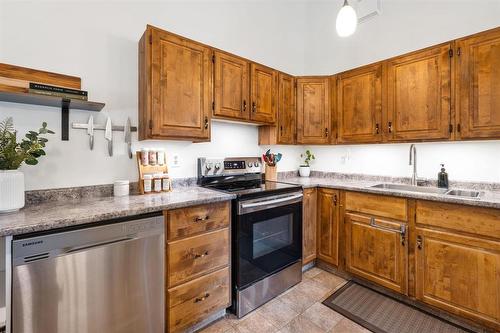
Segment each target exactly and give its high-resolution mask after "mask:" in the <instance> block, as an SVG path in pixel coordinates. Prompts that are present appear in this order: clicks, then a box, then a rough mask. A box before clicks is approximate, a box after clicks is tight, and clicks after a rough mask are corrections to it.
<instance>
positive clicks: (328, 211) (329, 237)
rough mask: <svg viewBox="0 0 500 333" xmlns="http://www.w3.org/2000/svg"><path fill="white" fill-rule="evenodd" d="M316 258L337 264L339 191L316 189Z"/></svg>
mask: <svg viewBox="0 0 500 333" xmlns="http://www.w3.org/2000/svg"><path fill="white" fill-rule="evenodd" d="M317 200H318V211H317V214H318V221H317V224H318V226H317V228H318V233H317V237H318V238H317V258H318V259H321V260H322V261H324V262H326V263H328V264H331V265H334V266H338V265H339V218H340V213H339V206H340V191H338V190H332V189H326V188H320V189H318V199H317Z"/></svg>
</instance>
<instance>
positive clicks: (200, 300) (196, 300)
mask: <svg viewBox="0 0 500 333" xmlns="http://www.w3.org/2000/svg"><path fill="white" fill-rule="evenodd" d="M209 297H210V294H209V293H206V294H205V295H203V297H196V299H195V300H194V302H195V303H200V302H203V301H204V300H206V299H207V298H209Z"/></svg>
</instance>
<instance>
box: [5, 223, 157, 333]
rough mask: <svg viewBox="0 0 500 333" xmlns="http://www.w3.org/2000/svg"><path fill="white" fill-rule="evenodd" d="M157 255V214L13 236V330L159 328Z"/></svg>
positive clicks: (70, 332)
mask: <svg viewBox="0 0 500 333" xmlns="http://www.w3.org/2000/svg"><path fill="white" fill-rule="evenodd" d="M114 222H115V221H114ZM164 252H165V250H164V233H163V217H161V216H145V217H142V218H139V219H135V220H132V221H117V222H116V223H111V224H105V225H100V226H95V227H87V228H79V229H75V230H65V231H61V232H57V233H40V234H33V235H31V236H29V237H23V238H18V239H14V240H13V242H12V266H13V267H12V332H15V333H45V332H46V333H49V332H50V333H87V332H88V333H90V332H92V333H94V332H106V333H118V332H120V333H137V332H148V333H163V332H164Z"/></svg>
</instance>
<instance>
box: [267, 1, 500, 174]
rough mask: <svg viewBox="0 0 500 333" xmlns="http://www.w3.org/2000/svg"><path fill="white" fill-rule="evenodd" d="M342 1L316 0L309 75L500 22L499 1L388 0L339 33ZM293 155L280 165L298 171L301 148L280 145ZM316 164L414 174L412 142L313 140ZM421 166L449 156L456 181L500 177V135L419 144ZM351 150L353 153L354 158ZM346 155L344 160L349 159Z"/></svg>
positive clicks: (427, 168) (431, 168) (310, 14)
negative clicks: (325, 143) (355, 26)
mask: <svg viewBox="0 0 500 333" xmlns="http://www.w3.org/2000/svg"><path fill="white" fill-rule="evenodd" d="M341 3H342V1H330V0H328V1H321V0H316V1H315V0H312V1H310V2H309V6H308V7H307V9H308V11H307V23H308V24H307V26H308V35H309V38H308V39H307V41H306V55H305V59H306V64H305V66H304V74H308V75H312V74H316V75H322V74H333V73H338V72H341V71H344V70H348V69H351V68H355V67H357V66H360V65H364V64H369V63H372V62H375V61H379V60H383V59H386V58H389V57H392V56H396V55H399V54H403V53H406V52H409V51H413V50H417V49H419V48H423V47H427V46H431V45H434V44H438V43H442V42H445V41H448V40H452V39H455V38H457V37H463V36H466V35H469V34H473V33H476V32H479V31H483V30H486V29H490V28H494V27H497V26H500V1H498V0H434V1H430V0H427V1H425V0H381V5H382V14H381V15H380V16H376V17H375V18H372V19H369V20H368V21H365V22H364V23H362V24H360V25H359V27H358V30H357V31H356V33H355V34H354V35H353V36H350V37H348V38H340V37H338V36H337V35H336V32H335V19H334V17H335V15H336V13H337V12H338V9H339V8H340V6H341ZM275 148H277V149H278V150H280V151H281V152H282V153H284V154H285V156H287V158H286V159H284V161H283V163H282V164H281V165H280V166H279V170H282V171H285V170H286V171H288V170H295V169H296V168H297V165H298V164H299V163H300V152H301V151H302V150H303V149H302V148H299V147H290V146H279V147H275ZM309 148H312V150H313V152H314V153H315V154H316V158H317V160H316V162H315V163H314V164H313V165H312V169H315V170H321V171H337V172H353V173H364V174H372V175H388V176H391V175H394V176H408V175H410V172H411V170H410V167H409V166H408V148H409V144H383V145H361V146H342V147H341V146H339V147H332V146H326V147H323V146H313V147H309ZM417 150H418V172H419V175H420V176H421V177H426V178H436V176H437V172H438V171H439V163H441V162H444V163H446V167H447V169H448V171H449V173H450V179H452V180H470V181H491V182H500V141H490V142H486V141H484V142H459V143H425V144H417ZM347 156H349V159H347ZM342 161H344V162H342Z"/></svg>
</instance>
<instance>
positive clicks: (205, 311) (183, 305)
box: [167, 267, 231, 332]
mask: <svg viewBox="0 0 500 333" xmlns="http://www.w3.org/2000/svg"><path fill="white" fill-rule="evenodd" d="M229 288H230V277H229V268H228V267H226V268H223V269H221V270H219V271H216V272H213V273H211V274H208V275H205V276H202V277H200V278H198V279H196V280H193V281H190V282H188V283H185V284H182V285H180V286H178V287H175V288H172V289H170V290H169V291H168V297H167V299H168V303H167V306H168V308H169V310H168V326H169V332H179V331H184V330H185V329H186V328H188V327H190V326H192V325H195V324H197V323H199V322H200V321H202V320H204V319H205V318H207V317H208V316H210V315H211V314H213V313H215V312H216V311H218V310H221V309H225V308H227V307H228V306H229V305H230V302H231V299H230V294H229V292H230V291H229Z"/></svg>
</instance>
